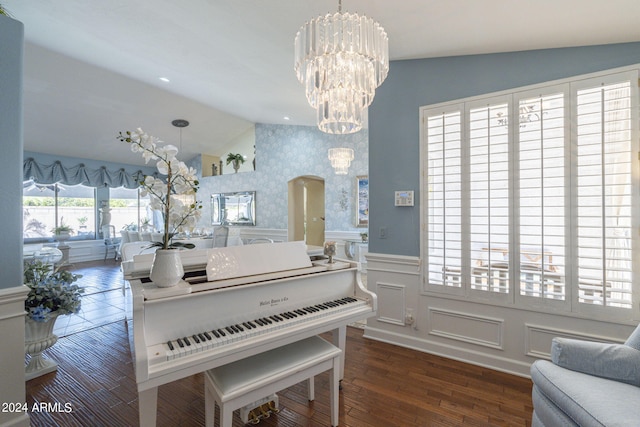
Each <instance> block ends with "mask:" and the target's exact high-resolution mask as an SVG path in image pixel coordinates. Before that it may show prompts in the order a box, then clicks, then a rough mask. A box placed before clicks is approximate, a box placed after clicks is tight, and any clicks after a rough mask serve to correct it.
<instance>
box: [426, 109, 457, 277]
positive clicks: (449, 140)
mask: <svg viewBox="0 0 640 427" xmlns="http://www.w3.org/2000/svg"><path fill="white" fill-rule="evenodd" d="M461 116H462V115H461V112H460V111H452V112H445V113H437V114H433V115H429V116H427V118H426V133H427V134H426V177H425V180H426V181H425V183H424V185H425V186H426V192H427V200H426V203H427V211H426V212H427V213H426V227H427V236H428V237H427V242H426V245H427V250H426V252H427V258H428V259H427V263H428V267H427V272H428V274H427V283H428V284H429V285H436V286H444V287H451V288H461V286H462V285H461V275H462V248H461V244H462V211H461V200H462V188H461V185H462V154H461V150H462V147H461V144H462V123H461V120H462V117H461Z"/></svg>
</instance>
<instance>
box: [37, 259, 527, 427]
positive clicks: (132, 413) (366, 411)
mask: <svg viewBox="0 0 640 427" xmlns="http://www.w3.org/2000/svg"><path fill="white" fill-rule="evenodd" d="M107 264H108V262H107ZM112 265H113V266H114V267H113V268H115V269H117V266H116V265H115V264H112ZM90 267H91V266H87V265H83V266H79V268H83V269H84V271H85V272H88V271H89V270H90ZM101 268H102V269H103V271H102V272H101V273H100V274H99V276H101V277H105V279H104V280H109V281H114V282H115V284H114V285H113V286H109V285H108V284H105V285H104V286H103V287H98V292H112V291H113V290H114V289H119V286H120V284H121V281H120V279H119V278H118V279H114V277H117V275H115V274H106V272H105V271H104V266H102V265H101ZM107 270H108V269H107ZM90 276H91V275H90V274H89V275H88V277H90ZM92 280H93V279H92ZM94 299H95V300H96V301H101V299H100V298H94ZM85 309H86V310H89V309H90V308H89V307H85ZM94 309H95V308H94ZM362 333H363V331H362V330H360V329H358V328H352V327H350V328H348V338H347V350H346V363H345V378H344V380H343V382H342V386H343V388H342V391H341V392H340V426H349V427H365V426H367V427H368V426H380V427H392V426H401V427H405V426H530V425H531V412H532V404H531V381H530V380H528V379H526V378H520V377H517V376H512V375H508V374H504V373H501V372H497V371H493V370H490V369H485V368H481V367H477V366H473V365H469V364H465V363H461V362H456V361H453V360H449V359H446V358H442V357H437V356H432V355H429V354H426V353H421V352H418V351H414V350H409V349H406V348H402V347H397V346H394V345H390V344H385V343H381V342H377V341H372V340H368V339H365V338H363V336H362ZM45 354H46V357H48V358H50V359H54V360H56V361H57V362H58V363H59V367H58V371H57V372H55V373H51V374H48V375H45V376H42V377H40V378H36V379H33V380H31V381H28V382H27V405H28V408H29V410H30V411H29V413H30V417H31V424H32V426H35V427H40V426H42V427H45V426H46V427H49V426H65V427H66V426H82V427H85V426H90V427H98V426H109V427H116V426H137V425H138V400H137V397H138V396H137V391H136V383H135V377H134V370H133V363H132V359H131V353H130V350H129V340H128V326H127V324H126V322H125V321H124V320H123V319H120V320H115V321H112V322H111V323H107V324H102V325H99V326H95V327H92V328H91V329H86V330H83V331H79V332H74V333H71V334H69V335H66V336H64V337H61V338H60V339H59V340H58V342H57V343H56V344H55V345H54V346H53V347H52V348H50V349H49V350H47V351H46V353H45ZM203 388H204V385H203V377H202V374H198V375H194V376H192V377H189V378H185V379H183V380H180V381H176V382H174V383H171V384H167V385H164V386H161V387H160V388H159V392H158V422H157V425H158V426H171V427H173V426H202V425H204V397H203V395H204V393H203ZM306 393H307V391H306V383H304V382H303V383H300V384H298V385H296V386H293V387H290V388H288V389H286V390H283V391H282V392H280V393H278V396H279V399H280V407H281V411H280V413H278V414H276V415H272V416H271V417H270V418H268V419H265V420H263V421H262V422H260V424H258V425H262V426H264V427H272V426H278V427H285V426H286V427H293V426H327V425H329V418H330V417H329V407H328V401H329V393H328V374H327V373H324V374H322V375H319V376H318V377H316V400H315V401H314V402H307V399H306V396H307V395H306ZM34 403H35V404H36V407H38V405H40V404H41V403H44V404H46V405H48V409H47V410H45V411H41V412H39V411H35V412H34V411H32V410H31V409H32V408H33V407H34ZM55 409H58V410H57V411H56V410H55ZM241 425H242V422H241V420H240V417H239V416H237V415H236V416H235V418H234V426H241ZM216 426H218V420H216Z"/></svg>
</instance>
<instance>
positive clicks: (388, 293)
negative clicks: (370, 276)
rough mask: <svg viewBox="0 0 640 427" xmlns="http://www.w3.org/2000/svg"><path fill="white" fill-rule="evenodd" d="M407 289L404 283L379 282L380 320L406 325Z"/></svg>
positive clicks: (377, 286) (377, 290)
mask: <svg viewBox="0 0 640 427" xmlns="http://www.w3.org/2000/svg"><path fill="white" fill-rule="evenodd" d="M405 289H406V287H405V286H404V285H395V284H392V283H381V282H378V283H377V285H376V293H377V294H378V317H377V319H378V321H380V322H385V323H391V324H393V325H399V326H404V314H405V312H406V306H405V301H406V297H405Z"/></svg>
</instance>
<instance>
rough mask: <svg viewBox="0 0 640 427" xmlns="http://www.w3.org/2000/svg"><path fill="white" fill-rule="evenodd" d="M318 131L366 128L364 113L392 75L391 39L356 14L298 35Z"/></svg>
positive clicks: (299, 64)
mask: <svg viewBox="0 0 640 427" xmlns="http://www.w3.org/2000/svg"><path fill="white" fill-rule="evenodd" d="M294 69H295V72H296V76H297V77H298V80H299V81H300V82H301V83H302V84H304V85H305V93H306V96H307V101H308V102H309V104H310V105H311V106H312V107H313V108H315V109H316V110H317V121H318V128H319V129H320V130H321V131H323V132H327V133H332V134H348V133H354V132H357V131H359V130H360V129H362V120H363V111H364V110H365V109H366V108H367V107H368V106H369V105H371V102H373V98H374V96H375V90H376V88H377V87H378V86H380V84H382V82H383V81H384V80H385V79H386V77H387V74H388V72H389V40H388V38H387V33H386V32H385V31H384V29H383V28H382V27H381V26H380V24H378V23H377V22H375V21H374V20H373V19H371V18H368V17H366V16H359V15H358V14H355V13H353V14H352V13H342V3H341V2H340V3H339V8H338V13H335V14H327V15H325V16H319V17H317V18H315V19H312V20H311V21H309V22H306V23H305V24H304V25H303V26H302V27H301V28H300V30H299V31H298V33H297V34H296V39H295V65H294Z"/></svg>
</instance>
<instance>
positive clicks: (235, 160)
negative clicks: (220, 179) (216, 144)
mask: <svg viewBox="0 0 640 427" xmlns="http://www.w3.org/2000/svg"><path fill="white" fill-rule="evenodd" d="M230 163H232V164H233V170H235V171H236V173H238V169H240V165H241V164H243V163H244V157H243V156H242V154H240V153H238V154H233V153H229V154H228V155H227V164H230Z"/></svg>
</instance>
